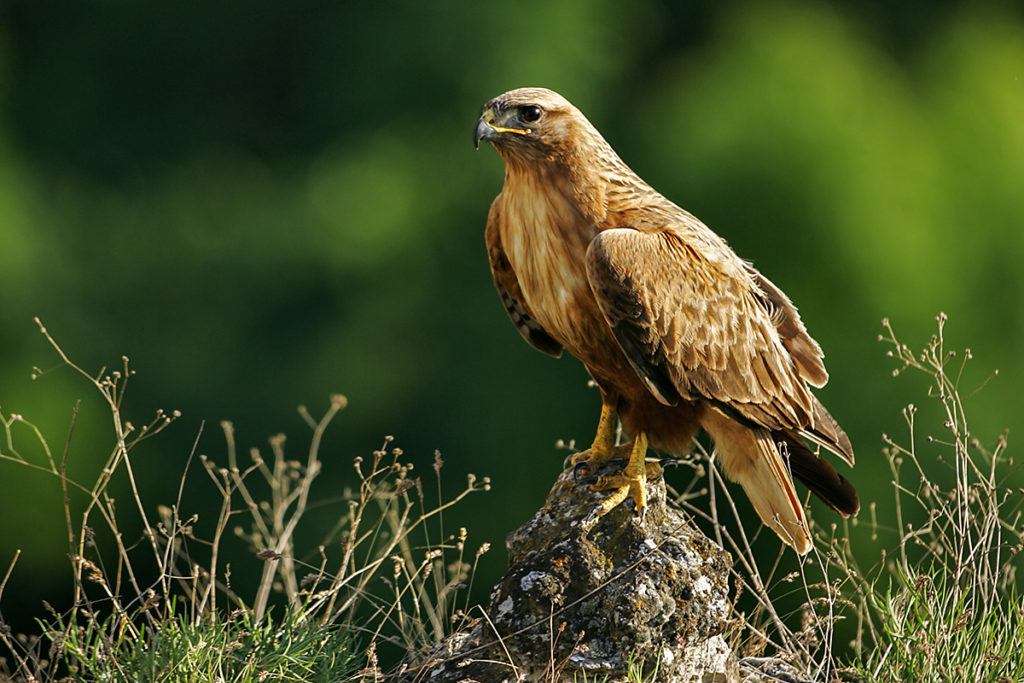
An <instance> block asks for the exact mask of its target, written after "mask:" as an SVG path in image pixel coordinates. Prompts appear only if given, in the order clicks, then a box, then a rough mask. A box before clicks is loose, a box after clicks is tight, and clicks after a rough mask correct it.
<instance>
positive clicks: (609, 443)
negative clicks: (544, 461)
mask: <svg viewBox="0 0 1024 683" xmlns="http://www.w3.org/2000/svg"><path fill="white" fill-rule="evenodd" d="M629 448H630V447H629V446H628V445H626V446H616V445H615V409H614V408H612V406H611V405H609V404H608V403H606V402H605V401H601V419H600V420H598V423H597V434H596V435H595V436H594V443H593V444H591V446H590V448H588V449H587V450H585V451H580V452H579V453H576V454H575V455H573V456H572V460H571V461H570V462H571V463H572V464H573V465H579V464H580V463H583V464H584V465H586V467H587V469H588V470H590V471H591V472H596V471H597V470H598V468H599V467H601V466H602V465H604V464H605V463H606V462H608V461H609V460H612V459H613V458H621V457H624V456H625V455H626V453H627V452H629Z"/></svg>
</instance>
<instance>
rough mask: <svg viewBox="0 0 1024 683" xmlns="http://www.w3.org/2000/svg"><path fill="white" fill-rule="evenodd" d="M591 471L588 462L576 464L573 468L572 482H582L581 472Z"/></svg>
mask: <svg viewBox="0 0 1024 683" xmlns="http://www.w3.org/2000/svg"><path fill="white" fill-rule="evenodd" d="M589 469H590V468H589V467H588V466H587V463H586V462H578V463H576V464H575V465H574V466H573V468H572V480H573V481H575V482H579V480H580V472H584V471H586V470H589Z"/></svg>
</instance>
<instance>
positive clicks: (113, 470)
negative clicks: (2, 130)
mask: <svg viewBox="0 0 1024 683" xmlns="http://www.w3.org/2000/svg"><path fill="white" fill-rule="evenodd" d="M945 322H946V320H945V316H940V317H939V319H938V331H937V333H936V335H935V336H934V337H933V338H932V339H931V340H929V341H928V342H927V343H926V344H925V345H924V347H923V349H921V350H920V351H911V350H910V348H909V347H908V346H906V345H905V344H902V343H901V342H899V341H898V340H897V338H896V335H895V334H894V332H893V330H892V328H891V327H890V326H889V325H888V323H885V329H886V334H884V335H882V336H881V337H880V339H881V341H883V342H885V343H887V344H888V345H889V347H890V351H889V354H888V355H889V356H891V357H892V358H893V359H894V360H895V361H896V363H897V366H896V368H895V370H894V374H903V373H908V372H909V373H915V374H916V375H917V376H918V377H921V378H923V379H924V380H925V383H926V389H925V391H924V393H925V394H926V395H927V397H928V401H932V402H933V408H937V409H938V414H939V415H940V418H939V422H938V424H934V423H932V422H928V421H922V418H921V415H922V414H923V413H924V412H926V411H922V410H920V409H919V408H917V407H916V406H914V405H908V406H906V407H905V408H904V410H903V419H904V421H905V424H906V428H907V432H906V434H905V435H904V436H903V437H899V438H896V437H890V436H887V435H883V440H884V442H885V444H886V445H885V448H884V449H883V451H882V453H881V455H882V456H883V457H884V458H885V459H886V462H887V463H888V466H889V472H890V474H891V477H892V492H893V499H892V503H891V505H890V506H889V508H887V510H886V511H885V512H884V513H880V512H879V508H878V506H877V505H876V502H868V504H867V505H865V510H864V511H863V512H862V513H861V518H860V519H854V520H848V521H845V522H843V523H841V524H830V525H829V526H827V527H825V526H822V525H821V524H820V523H819V524H817V525H815V526H814V527H813V529H812V531H813V533H814V535H815V537H816V548H815V550H814V552H812V553H811V554H810V555H808V556H807V557H806V558H804V559H803V560H801V562H800V563H799V565H798V566H797V568H796V570H795V571H790V570H788V569H786V570H783V569H781V568H782V567H784V566H786V562H790V563H792V561H793V560H792V556H791V554H790V555H787V554H786V551H785V550H780V551H779V554H778V555H777V556H768V555H766V554H765V553H763V552H755V550H754V547H755V545H756V536H757V534H758V533H759V532H758V531H757V529H758V528H759V527H750V529H747V528H745V527H744V522H748V521H749V520H743V519H740V518H741V516H742V515H741V514H740V513H739V512H738V508H737V505H736V503H735V501H733V499H732V498H731V495H730V489H729V488H726V487H725V486H724V479H723V478H722V476H721V473H720V472H719V471H718V469H717V467H716V464H715V458H714V454H713V453H707V452H704V451H702V450H701V449H700V448H699V445H698V450H697V453H696V455H695V456H694V457H693V458H692V459H691V461H690V463H691V464H692V465H693V468H694V476H693V479H692V481H691V482H690V484H689V485H688V486H687V487H685V488H684V489H683V490H681V491H680V492H677V496H678V500H679V501H680V503H681V504H682V505H684V506H685V507H687V508H688V509H689V510H690V511H691V512H692V513H693V514H694V516H695V517H698V518H703V519H704V520H705V521H708V522H711V523H713V524H714V526H713V527H712V528H713V530H714V531H713V533H714V534H717V540H718V541H719V542H720V543H721V544H723V545H724V546H725V547H726V548H728V549H729V550H731V551H732V552H733V556H734V558H735V560H736V562H735V567H734V581H735V585H736V593H737V604H738V605H752V606H747V607H739V608H738V609H737V611H736V612H735V613H734V619H733V623H734V627H733V628H732V630H731V631H730V633H728V634H727V636H728V637H729V639H730V641H731V643H732V645H733V647H734V648H735V650H736V651H737V653H739V654H740V655H741V656H747V655H751V656H772V657H780V658H782V659H785V660H787V661H789V662H791V663H792V664H794V665H795V666H796V667H797V668H799V669H800V670H802V671H805V672H807V673H808V674H809V675H810V676H812V677H814V678H815V680H821V681H834V680H840V679H842V680H858V681H880V682H896V681H908V680H922V681H923V680H927V681H957V683H963V682H966V681H978V682H982V681H985V682H991V681H995V682H997V683H1004V682H1009V681H1019V680H1024V656H1021V653H1024V599H1022V597H1021V592H1020V583H1019V577H1018V575H1017V569H1018V568H1019V564H1020V556H1021V550H1022V548H1024V526H1022V507H1024V489H1021V488H1019V487H1015V486H1014V485H1013V484H1012V478H1013V477H1014V476H1015V475H1017V470H1018V468H1017V467H1016V466H1015V465H1014V463H1013V460H1012V459H1011V458H1010V456H1009V454H1008V452H1007V451H1008V446H1007V441H1006V438H1005V435H1002V436H998V437H997V438H996V439H995V440H994V445H993V446H992V447H991V448H986V447H985V446H984V445H983V443H982V442H981V440H980V439H978V438H976V437H974V436H972V434H971V432H970V430H969V428H968V420H967V411H966V410H965V407H964V400H963V399H962V387H961V382H963V381H965V380H964V377H965V376H966V373H965V368H966V364H967V362H968V361H969V360H970V357H971V354H970V351H969V350H968V351H962V352H954V351H950V350H947V349H946V348H945V341H944V336H943V334H944V326H945ZM40 328H41V330H42V331H43V334H44V335H45V337H46V339H47V340H48V341H49V342H50V343H51V344H52V346H53V348H54V349H55V351H56V352H57V354H58V355H59V356H60V357H61V359H62V360H63V362H64V363H65V365H66V366H68V367H70V368H72V369H73V370H75V371H77V372H78V373H79V374H80V375H81V377H82V378H83V379H84V380H85V381H86V382H87V383H89V384H91V385H92V386H93V388H94V389H95V390H96V392H98V395H99V397H100V398H101V399H102V401H104V402H105V404H106V406H107V408H108V409H109V412H110V416H111V426H112V429H113V433H114V443H115V445H114V447H113V449H112V450H111V452H110V453H109V456H108V457H107V459H106V462H105V463H104V465H103V467H102V468H101V469H100V470H99V472H98V473H97V475H96V478H95V480H94V481H92V482H87V483H81V482H77V481H73V480H72V479H71V478H70V477H68V476H67V474H66V470H67V461H68V458H69V456H72V457H73V454H72V453H70V450H69V449H70V444H71V443H72V439H71V438H70V436H68V437H66V438H65V439H63V443H64V444H65V446H64V452H63V453H59V452H57V451H55V450H52V449H51V448H50V446H49V444H48V442H47V440H46V439H45V438H44V435H43V434H42V433H41V432H40V430H39V429H37V428H36V427H35V426H33V425H32V424H31V423H30V422H28V421H27V420H25V418H23V417H22V416H18V415H5V414H3V413H0V430H2V431H0V434H2V440H0V464H3V465H5V466H16V467H25V468H29V469H32V470H35V471H37V472H41V473H44V474H45V475H48V476H50V477H52V478H53V480H54V481H55V483H56V484H57V485H58V486H59V487H60V488H61V489H62V491H63V493H64V501H65V502H64V510H63V516H64V518H65V521H66V525H67V549H68V555H69V557H70V558H71V562H70V565H69V570H70V574H71V577H72V579H73V585H74V605H73V607H71V609H69V610H67V611H65V612H63V613H57V612H56V611H54V610H52V608H51V609H50V610H49V613H48V614H47V615H46V616H44V617H43V618H41V619H40V620H39V624H40V630H39V633H38V634H36V635H34V636H25V635H22V634H13V633H11V632H10V629H8V628H6V627H5V625H4V624H2V623H0V643H2V645H3V647H4V649H5V650H6V656H5V657H3V658H2V659H0V681H8V680H14V681H33V682H36V681H38V682H40V683H46V682H50V681H85V680H111V681H122V680H123V681H134V680H147V681H197V680H210V681H226V682H227V681H238V682H247V681H264V680H275V681H321V680H322V681H349V680H351V681H355V680H373V681H382V682H383V681H388V680H393V679H394V674H395V673H396V672H398V671H400V670H401V669H402V667H403V666H408V665H413V664H415V662H416V660H417V656H418V653H420V652H421V651H422V650H423V648H425V647H429V646H430V645H432V644H434V643H435V642H437V641H439V640H441V639H442V638H443V637H444V636H446V635H447V634H449V633H452V632H453V631H456V630H460V629H463V628H465V627H466V625H467V623H469V621H470V619H471V615H473V616H480V612H481V608H480V607H479V606H474V605H470V604H468V602H467V600H468V593H469V591H468V590H466V589H467V588H468V587H469V585H470V584H471V583H472V580H473V575H474V572H475V568H476V563H477V561H478V560H479V558H480V557H481V555H482V554H483V553H485V552H487V550H488V548H489V544H487V543H481V544H479V545H478V546H477V547H476V549H475V550H471V549H470V548H469V546H468V537H469V532H468V531H467V530H466V529H458V530H457V531H454V532H448V531H446V530H445V529H444V524H443V520H444V513H445V511H446V510H448V509H449V508H450V507H451V506H453V505H456V504H458V503H459V502H460V501H461V500H463V499H464V498H465V497H466V496H468V495H470V494H474V493H476V492H480V491H484V490H487V489H488V488H489V482H488V481H487V479H486V478H482V479H477V478H476V477H473V476H470V477H469V479H468V481H467V484H466V486H465V487H464V488H463V489H462V490H461V491H460V492H459V493H458V494H456V495H455V496H453V497H451V498H449V499H447V500H444V499H442V497H441V495H440V490H441V486H440V477H441V471H442V468H443V464H444V463H443V461H442V460H441V458H440V456H439V455H435V458H434V461H433V463H432V468H431V469H432V470H433V473H434V475H435V476H434V479H435V481H436V490H435V491H433V492H428V491H427V490H425V489H426V488H427V487H426V486H425V485H424V483H423V478H422V477H416V476H413V471H414V466H413V463H412V462H410V461H409V460H408V459H407V458H405V456H404V454H403V453H402V451H401V450H400V449H398V448H395V447H393V446H392V444H391V439H390V437H388V438H386V439H385V441H384V444H383V445H382V446H381V447H380V448H379V449H377V450H376V451H374V452H373V453H372V454H370V455H369V456H368V457H366V458H363V457H356V458H354V460H353V461H352V467H353V472H354V481H355V485H354V486H353V487H352V490H351V491H348V492H346V493H345V495H343V496H341V498H340V499H339V500H335V502H334V507H332V506H331V505H330V504H329V501H328V504H326V505H312V504H311V500H313V498H311V496H313V495H314V490H315V483H316V480H317V477H318V476H319V474H320V473H321V471H322V468H323V463H322V462H321V460H320V443H321V440H322V438H323V435H324V432H325V430H326V429H327V427H328V426H329V424H330V423H331V421H332V419H333V418H334V417H335V416H336V415H337V413H338V412H339V411H341V410H342V409H344V407H345V403H346V402H345V399H344V398H343V397H341V396H335V397H333V398H332V400H331V403H330V405H329V407H328V408H327V410H326V411H325V414H324V416H323V417H322V418H320V419H314V418H312V417H311V416H310V415H309V413H308V412H307V411H305V409H301V410H300V414H301V415H302V416H303V417H304V419H305V421H306V422H307V424H308V425H309V429H310V432H309V440H308V446H307V447H306V449H305V454H304V459H303V460H302V461H298V460H295V459H293V458H292V457H290V456H289V454H288V452H287V451H286V446H285V444H286V442H285V439H284V437H283V436H277V437H274V438H272V439H271V440H270V444H269V449H267V450H266V451H259V450H256V449H253V450H251V451H250V452H249V453H248V459H247V460H244V459H243V458H241V457H239V455H238V453H237V447H236V444H235V440H234V430H233V428H232V426H231V425H230V424H227V423H225V424H222V432H223V436H224V443H225V455H224V462H223V463H220V464H219V463H217V462H215V461H214V460H213V459H212V458H208V457H205V456H195V454H194V453H193V454H192V455H191V456H190V458H189V461H190V463H192V462H195V463H197V464H198V471H200V472H201V473H202V476H204V477H205V478H206V480H207V485H212V486H213V488H214V490H215V491H216V492H217V495H218V496H219V500H220V513H219V515H218V516H217V519H216V520H215V522H214V524H213V525H212V527H211V526H204V527H202V528H203V529H204V530H205V531H206V535H205V536H201V535H200V533H199V531H198V530H197V529H198V523H197V520H196V517H195V515H193V514H190V513H188V512H187V511H185V510H183V509H182V506H183V502H182V501H183V499H184V497H183V495H182V493H183V491H184V490H185V489H186V488H187V487H190V486H196V485H197V484H196V482H194V481H192V480H190V479H189V478H188V477H187V476H186V475H183V476H182V479H181V481H180V482H179V486H178V488H177V492H176V493H177V495H176V498H175V500H173V501H162V504H161V505H159V506H157V507H156V510H157V512H156V515H155V517H154V516H153V515H152V513H151V510H152V509H153V506H152V505H151V504H150V503H148V502H147V504H145V505H144V504H143V497H144V496H143V493H142V492H141V491H140V490H139V488H138V487H137V485H136V478H135V474H134V471H133V459H134V458H135V457H136V456H135V455H134V453H135V451H136V449H137V447H138V446H139V444H141V443H143V442H145V440H146V439H148V438H151V437H153V436H156V435H158V434H159V433H160V432H161V431H162V430H163V429H165V428H166V427H167V426H168V425H170V424H171V423H172V422H174V420H175V419H177V414H176V413H173V412H172V413H169V414H165V413H163V412H158V413H157V414H156V415H155V417H154V418H152V419H151V420H149V421H148V422H145V423H140V424H142V426H141V427H134V426H133V425H132V423H131V421H129V420H127V419H126V418H125V417H123V415H122V408H123V401H124V396H125V390H126V386H127V384H128V381H129V378H131V377H132V375H133V372H132V371H131V369H130V368H129V367H128V364H127V360H125V361H124V362H123V365H122V367H121V368H120V369H119V370H117V371H114V372H110V373H107V372H105V371H101V372H100V373H99V374H98V375H95V376H93V375H89V374H88V373H85V372H84V371H82V370H81V369H80V368H78V366H76V365H75V364H74V363H73V362H72V361H71V360H70V359H69V358H68V357H67V355H66V354H65V353H64V351H63V350H62V349H61V348H60V347H59V346H58V345H57V344H56V342H54V341H53V339H52V338H51V337H50V336H49V335H48V334H47V333H46V331H45V329H43V328H42V327H41V326H40ZM973 391H974V388H973V387H972V388H971V392H973ZM933 412H934V411H933ZM76 415H77V408H76ZM70 431H71V432H73V431H74V420H72V424H71V430H70ZM922 443H926V444H927V448H922V447H921V444H922ZM28 452H33V453H38V454H39V455H37V456H36V457H35V459H32V458H29V457H28V456H25V455H23V453H28ZM862 453H863V449H862ZM861 457H862V458H863V457H865V456H864V455H863V454H862V456H861ZM868 457H871V455H868ZM876 457H877V456H876ZM187 471H188V468H186V472H187ZM115 482H116V483H117V484H119V485H120V486H121V491H122V498H124V495H123V491H124V490H127V491H128V493H129V495H128V500H127V501H125V500H122V501H121V502H120V504H119V505H117V506H115V504H114V497H113V494H112V491H113V490H114V484H115ZM312 510H316V515H317V521H318V522H319V523H320V524H321V525H322V523H323V520H324V517H323V515H327V520H328V521H329V523H330V524H332V525H333V526H332V528H331V531H330V532H329V533H328V535H327V536H326V537H325V538H324V539H323V542H322V543H321V544H320V545H319V546H318V547H316V548H313V549H310V548H299V547H297V546H296V540H295V539H296V530H297V529H298V528H300V527H301V525H303V524H308V523H310V522H311V521H312V518H311V516H310V515H311V511H312ZM880 519H883V520H893V522H892V523H888V524H887V523H885V522H883V521H880ZM127 521H130V522H131V526H132V527H135V526H141V528H142V530H143V531H142V534H141V536H140V537H137V538H135V539H130V540H129V539H126V537H125V535H124V531H123V530H124V529H125V528H127V526H128V525H127V524H126V522H127ZM239 547H241V548H243V549H247V552H246V553H244V555H243V560H242V561H239V560H238V559H237V557H238V553H237V551H238V549H239ZM230 549H233V550H234V551H235V552H234V558H235V559H234V560H233V561H232V563H231V564H229V563H228V561H227V559H226V557H227V555H228V554H229V550H230ZM864 558H867V559H868V560H869V563H868V564H867V565H866V566H864V565H863V559H864ZM17 560H18V558H17V556H16V557H15V558H14V560H13V561H12V562H11V564H10V565H9V566H8V568H7V570H6V572H5V573H4V574H3V576H2V578H0V605H2V599H3V594H4V591H5V590H8V587H9V586H10V585H12V580H14V579H13V578H12V577H15V576H16V569H17ZM154 568H155V580H154V579H153V575H154ZM240 572H245V573H247V574H250V575H255V576H258V577H259V582H258V585H257V587H256V589H255V591H254V592H252V594H251V595H243V594H241V593H240V592H239V591H238V590H237V589H236V588H234V587H233V585H232V581H231V575H232V573H234V574H235V575H238V574H239V573H240ZM143 577H146V578H143ZM40 597H45V596H40ZM740 598H742V600H741V599H740ZM794 602H796V603H798V604H799V606H798V607H797V608H796V609H793V608H792V605H793V604H794ZM386 650H387V651H388V653H389V654H388V655H387V656H381V655H382V654H383V653H384V652H385V651H386ZM383 660H392V661H397V662H398V663H397V664H395V665H394V666H392V665H384V664H382V663H381V662H382V661H383ZM565 664H566V662H551V663H550V666H549V669H548V671H549V678H550V679H551V680H556V679H558V680H560V679H559V678H558V677H559V676H562V675H564V674H565V673H566V671H565ZM656 677H657V673H656V672H655V673H653V674H651V673H650V672H648V674H647V676H646V678H645V677H644V674H643V673H642V672H641V671H640V670H639V667H638V666H634V667H632V668H631V672H630V674H629V680H631V681H634V682H636V683H640V682H641V681H643V682H644V683H646V682H648V681H654V680H656ZM576 680H579V681H583V680H598V681H599V680H603V677H597V678H587V677H586V676H583V675H577V676H576Z"/></svg>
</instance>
